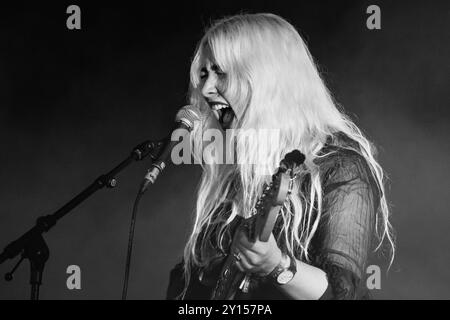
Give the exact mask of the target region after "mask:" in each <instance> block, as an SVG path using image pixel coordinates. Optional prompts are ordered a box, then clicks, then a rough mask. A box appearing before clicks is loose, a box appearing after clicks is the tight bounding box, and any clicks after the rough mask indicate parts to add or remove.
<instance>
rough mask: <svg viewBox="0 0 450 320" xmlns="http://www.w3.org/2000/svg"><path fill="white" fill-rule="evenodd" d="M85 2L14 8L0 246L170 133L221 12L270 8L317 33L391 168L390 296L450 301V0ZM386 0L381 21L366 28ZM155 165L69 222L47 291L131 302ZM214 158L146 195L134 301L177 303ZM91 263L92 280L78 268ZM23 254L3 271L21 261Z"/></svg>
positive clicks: (2, 39)
mask: <svg viewBox="0 0 450 320" xmlns="http://www.w3.org/2000/svg"><path fill="white" fill-rule="evenodd" d="M150 3H151V2H148V4H147V5H143V4H141V3H135V4H132V3H131V2H126V4H125V3H124V4H122V5H117V6H112V5H110V4H109V3H105V4H103V5H101V4H96V5H93V4H88V3H83V2H77V3H76V4H78V5H79V6H80V7H81V13H82V14H81V19H82V29H81V30H79V31H70V30H68V29H67V28H66V18H67V17H68V15H67V14H66V8H67V6H68V5H70V4H73V3H68V2H65V3H60V4H46V5H44V4H42V3H41V2H39V4H36V3H34V4H32V5H31V4H23V5H22V6H19V5H18V6H16V7H14V8H11V7H5V6H4V5H2V8H1V9H0V13H1V18H0V133H1V135H0V143H1V153H0V181H1V184H0V247H1V248H3V246H5V245H6V244H7V243H9V241H11V240H13V239H15V238H16V237H18V236H19V235H21V234H22V233H23V232H24V231H26V230H27V229H28V228H29V227H31V226H32V225H33V224H34V221H35V219H36V218H37V217H38V216H40V215H43V214H49V213H53V212H54V211H55V210H56V209H58V208H59V207H60V206H62V205H63V204H64V203H65V202H66V201H68V200H69V199H70V198H71V197H73V196H74V195H75V194H77V193H78V192H79V191H81V190H82V189H83V188H84V187H85V186H87V185H88V184H90V183H91V182H92V181H93V180H94V179H95V178H96V177H97V176H99V175H100V174H101V173H104V172H107V171H108V170H109V169H111V168H112V167H113V166H114V165H115V164H117V163H118V162H119V161H120V160H122V159H123V158H125V157H126V156H127V155H128V153H129V151H131V148H132V147H133V146H134V145H136V144H137V143H139V142H141V141H143V140H145V139H157V138H161V137H163V136H164V135H165V134H167V133H168V130H169V128H170V127H171V126H172V122H173V117H174V115H175V113H176V111H177V109H178V108H179V107H181V106H182V105H184V104H185V101H186V91H187V87H188V79H189V73H188V72H189V65H190V58H191V57H192V55H193V52H194V49H195V46H196V43H197V41H198V40H200V38H201V36H202V33H203V30H204V28H205V26H206V25H208V22H209V21H210V19H212V18H219V17H222V16H223V15H229V14H234V13H238V12H240V11H245V12H272V13H276V14H280V15H281V16H283V17H285V18H286V19H288V20H289V21H290V22H292V23H293V24H294V25H295V26H296V27H297V28H298V29H299V30H300V31H301V33H302V35H303V36H304V37H305V39H306V41H307V42H308V44H309V48H310V50H311V52H312V54H313V56H314V57H315V58H316V59H317V60H318V62H319V64H320V67H321V69H322V72H323V74H324V77H325V79H326V80H327V82H328V84H329V86H330V88H331V90H332V92H333V93H334V94H335V96H336V99H337V100H338V101H339V102H340V103H341V104H342V105H343V106H344V107H345V108H346V110H347V111H348V113H350V114H352V115H353V116H354V119H355V120H356V122H357V124H358V125H360V127H361V128H363V130H364V131H365V132H366V133H367V135H368V136H369V137H370V138H371V139H372V140H373V141H375V142H376V144H377V146H378V147H379V151H380V154H379V159H380V161H381V164H382V165H383V167H384V168H385V170H386V171H387V172H388V174H389V177H390V188H389V200H390V203H391V204H392V212H393V218H392V223H393V225H394V227H395V229H396V232H397V236H398V242H397V255H396V259H395V262H394V264H393V266H392V268H391V270H390V271H389V273H387V274H386V268H385V267H386V263H385V262H382V261H383V260H382V259H376V260H377V261H374V263H377V264H382V266H383V279H382V283H381V290H374V291H373V294H374V296H375V297H376V298H386V299H411V298H415V299H431V298H438V299H443V298H446V299H449V298H450V285H449V284H450V269H449V267H448V265H449V263H450V250H449V247H448V244H449V243H450V232H449V227H450V219H449V214H450V213H449V210H448V207H449V205H448V203H447V201H448V200H449V197H448V195H449V194H448V190H449V186H448V181H449V180H450V176H449V172H450V167H449V155H450V150H449V141H448V134H449V131H450V130H449V126H448V122H449V120H450V111H449V106H450V104H449V94H448V90H449V60H448V58H449V40H450V37H449V35H450V34H449V27H450V25H449V20H450V19H449V18H450V15H449V12H450V11H449V5H448V2H446V1H440V2H439V1H420V2H412V1H395V3H394V1H373V2H369V1H334V2H331V1H330V2H324V1H322V2H320V1H314V2H313V1H300V0H298V1H292V3H282V2H279V1H276V2H273V4H272V3H271V2H268V1H250V2H242V1H239V2H236V3H234V4H233V3H232V2H229V1H227V2H226V4H224V3H222V2H214V1H198V2H195V3H184V4H174V3H172V2H169V1H166V2H164V4H163V5H162V6H161V5H159V6H158V7H155V6H153V5H151V4H150ZM371 4H377V5H379V6H380V8H381V23H382V25H381V26H382V29H381V30H376V31H370V30H368V29H367V28H366V19H367V17H368V15H367V14H366V8H367V6H368V5H371ZM147 166H148V164H146V163H137V164H136V165H134V166H132V167H130V168H129V169H128V170H126V171H125V172H123V173H122V174H121V175H120V176H119V177H118V178H119V179H118V180H119V186H118V187H117V188H116V189H114V190H106V189H104V190H102V191H100V192H98V193H97V194H95V195H94V196H93V197H92V198H90V199H89V200H88V201H87V202H85V203H83V204H82V205H81V206H80V207H78V208H76V209H75V210H74V211H73V212H72V213H71V214H69V215H68V216H67V217H65V218H64V219H63V220H61V221H60V222H59V223H58V224H57V225H56V227H55V228H54V229H53V230H51V232H50V233H48V234H47V235H46V236H45V238H46V240H47V243H48V244H49V247H50V250H51V257H50V260H49V261H48V263H47V266H46V271H45V274H44V284H43V287H42V289H41V298H42V299H119V298H120V296H121V289H122V280H123V271H124V263H125V255H126V245H127V237H128V226H129V219H130V214H131V208H132V204H133V200H134V197H135V193H136V191H137V187H138V184H139V183H140V181H141V179H142V176H143V174H144V173H145V169H146V167H147ZM200 173H201V172H200V168H199V167H196V166H193V165H184V166H177V167H171V168H170V169H169V170H167V171H166V172H165V174H164V176H162V177H160V179H159V180H158V183H157V186H156V187H154V188H152V189H151V191H150V192H148V193H147V194H146V196H145V198H144V199H143V201H142V203H141V207H140V212H139V218H138V224H137V228H136V237H135V247H134V254H133V263H132V273H131V279H130V287H129V298H131V299H161V298H164V295H165V288H166V285H167V283H168V275H169V269H170V268H171V267H172V266H173V265H174V264H175V263H176V262H177V261H178V259H179V257H180V255H181V254H182V250H183V246H184V243H185V239H186V237H187V235H188V232H189V228H190V222H191V211H192V209H193V205H194V198H195V189H196V186H197V182H198V179H199V177H200ZM73 264H74V265H79V266H80V268H81V286H82V288H81V290H73V291H70V290H68V289H67V287H66V279H67V277H68V275H67V274H66V268H67V267H68V266H69V265H73ZM12 265H13V261H11V260H9V261H7V262H6V263H4V264H3V265H1V266H0V274H1V275H3V274H4V273H5V272H7V271H8V270H10V269H11V268H12ZM28 272H29V266H28V264H24V265H22V266H21V267H20V269H19V270H18V271H17V273H16V277H15V280H14V281H13V282H10V283H7V282H5V281H3V280H1V281H0V299H27V298H28V296H29V287H28V276H29V274H28Z"/></svg>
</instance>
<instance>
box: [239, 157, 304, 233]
mask: <svg viewBox="0 0 450 320" xmlns="http://www.w3.org/2000/svg"><path fill="white" fill-rule="evenodd" d="M304 160H305V156H304V155H303V154H302V153H301V152H300V151H298V150H294V151H292V152H290V153H288V154H287V155H286V156H285V158H284V159H283V160H282V161H281V163H280V167H279V168H278V170H277V172H276V173H275V174H274V175H272V180H271V182H270V183H269V184H266V185H265V186H264V189H263V192H262V194H261V196H260V197H259V198H258V201H257V203H256V205H255V207H254V208H253V210H252V215H251V217H250V218H249V219H247V222H246V226H247V236H248V238H249V239H250V240H251V241H255V240H256V239H257V237H259V240H261V241H267V240H269V237H270V234H271V233H272V230H273V227H274V225H275V222H276V219H277V217H278V213H279V211H280V209H281V206H283V204H284V202H285V201H286V199H287V196H288V195H289V194H290V192H291V191H292V187H293V180H294V173H293V171H294V169H295V168H296V167H297V166H299V165H301V164H302V163H303V162H304Z"/></svg>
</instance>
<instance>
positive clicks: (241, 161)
mask: <svg viewBox="0 0 450 320" xmlns="http://www.w3.org/2000/svg"><path fill="white" fill-rule="evenodd" d="M206 48H209V50H210V51H211V53H212V55H213V57H214V59H215V62H216V63H217V64H218V66H219V67H220V68H221V69H222V70H223V71H225V73H226V74H227V77H228V78H227V85H226V88H223V90H224V91H223V92H224V94H225V95H226V97H227V98H228V100H229V102H230V104H231V106H232V108H233V109H234V110H235V112H236V114H239V115H240V116H239V117H238V118H239V119H238V121H237V122H236V123H235V127H236V128H240V129H256V130H258V129H277V130H278V133H279V134H278V135H277V137H276V139H275V141H274V139H258V138H250V139H237V143H236V156H237V160H238V161H237V163H238V164H228V165H227V164H209V165H203V175H202V178H201V183H200V186H199V190H198V197H197V203H196V209H195V221H194V226H193V230H192V233H191V234H190V237H189V240H188V242H187V244H186V247H185V250H184V261H185V264H184V268H185V270H184V271H185V280H186V287H185V290H186V289H187V285H188V283H189V279H190V273H191V269H192V267H193V266H205V265H207V264H208V262H209V258H210V256H209V255H208V254H207V252H206V251H207V250H206V242H207V241H208V239H209V238H208V237H210V236H212V235H214V236H215V237H216V240H217V241H216V242H217V244H218V247H219V249H220V250H223V251H225V249H226V248H223V247H221V246H222V242H221V239H222V237H223V235H224V233H225V231H226V230H227V228H228V227H229V225H230V223H231V221H232V220H233V219H234V218H235V217H236V215H243V216H245V217H247V216H248V215H249V214H250V212H251V209H252V208H253V206H254V205H255V202H256V200H257V197H258V195H259V194H260V191H261V188H262V186H263V184H264V183H266V182H267V181H268V178H269V177H270V175H262V174H259V173H258V172H259V171H258V166H257V165H253V164H255V163H258V159H265V163H264V168H265V169H267V172H268V173H273V172H274V171H275V169H276V168H277V166H278V164H279V162H280V160H281V159H282V157H283V156H284V155H285V154H286V153H288V152H290V151H292V150H293V149H299V150H300V151H301V152H302V153H303V154H305V156H306V161H305V166H304V170H303V171H302V173H301V174H302V175H303V176H304V177H306V175H309V178H310V179H309V180H308V181H310V185H309V188H308V190H309V194H307V195H305V196H301V195H300V192H299V189H300V186H299V184H295V185H294V190H293V192H292V194H291V196H290V198H289V201H290V204H291V205H290V206H287V207H284V208H283V210H282V212H281V216H282V218H283V222H284V226H283V228H284V232H282V234H283V235H284V239H278V241H282V242H283V244H284V246H285V247H286V248H287V250H288V251H289V252H290V253H291V254H295V253H297V256H298V255H299V254H298V252H300V256H301V257H302V258H305V259H308V250H309V248H310V243H311V240H312V238H313V236H314V233H315V231H316V230H317V227H318V223H319V219H320V214H321V211H322V184H321V179H320V174H319V167H318V166H317V165H316V164H315V163H314V160H315V159H316V158H317V157H318V156H319V151H320V150H321V149H322V148H323V146H324V144H325V142H326V140H327V139H328V138H330V137H331V138H332V137H334V136H335V135H336V134H337V133H338V132H341V133H344V134H345V135H346V136H348V137H349V138H350V139H352V140H353V141H354V142H355V143H356V144H357V146H358V147H357V148H356V149H355V151H357V152H358V153H359V154H361V155H362V156H363V157H364V158H365V160H366V161H367V164H368V167H369V168H370V171H371V173H372V175H373V177H374V179H375V180H376V182H377V184H378V187H379V190H380V191H381V192H380V197H381V198H380V208H379V211H378V215H377V218H378V216H379V217H380V219H377V226H378V225H379V226H380V227H378V228H377V234H378V235H379V238H380V244H379V246H380V245H381V243H382V242H383V240H384V239H385V238H387V240H388V241H389V243H390V245H391V248H392V257H393V251H394V243H393V236H392V234H391V226H390V224H389V210H388V205H387V201H386V196H385V192H384V181H383V179H384V177H383V170H382V168H381V166H380V165H379V164H378V162H377V161H376V160H375V158H374V153H375V150H374V149H373V147H372V145H371V143H370V142H369V141H368V140H367V139H366V138H365V137H364V135H363V134H362V132H361V131H360V130H359V129H358V127H357V126H356V125H355V124H354V123H353V122H352V121H351V120H350V119H349V118H348V117H347V116H346V115H345V114H344V113H343V112H342V111H340V110H338V108H337V107H336V104H335V103H334V101H333V98H332V96H331V94H330V93H329V91H328V89H327V87H326V86H325V84H324V82H323V80H322V79H321V77H320V74H319V72H318V70H317V68H316V66H315V63H314V61H313V58H312V56H311V54H310V53H309V51H308V48H307V46H306V45H305V43H304V41H303V40H302V38H301V36H300V35H299V33H298V32H297V30H296V29H295V28H294V27H293V26H292V25H291V24H290V23H288V22H287V21H286V20H284V19H283V18H281V17H279V16H276V15H273V14H266V13H263V14H241V15H236V16H232V17H227V18H224V19H221V20H219V21H217V22H215V23H214V24H213V25H212V26H211V27H210V28H209V29H208V30H207V32H206V33H205V35H204V37H203V38H202V39H201V41H200V43H199V45H198V47H197V50H196V53H195V55H194V58H193V61H192V65H191V70H190V80H191V83H190V103H191V104H193V105H195V106H197V107H198V108H199V109H200V110H201V112H202V113H203V114H204V119H206V118H207V117H208V115H209V113H210V112H211V111H210V108H209V106H208V105H207V104H206V103H205V100H204V98H203V96H202V94H201V86H200V69H201V67H202V65H201V63H202V61H203V60H204V58H205V50H206ZM205 126H207V122H206V121H204V123H203V124H202V125H200V126H198V127H196V128H195V129H194V132H193V134H192V137H193V138H194V142H195V141H198V140H199V139H201V137H200V135H201V132H203V131H204V129H205ZM194 144H195V143H194ZM198 145H199V144H197V151H196V153H197V154H201V151H200V150H199V147H198ZM300 180H302V179H300ZM236 181H237V182H238V185H239V188H238V189H237V190H238V191H236V187H235V186H236V184H235V183H236ZM233 192H234V193H233ZM230 194H233V196H232V197H230ZM224 204H228V205H229V206H228V208H230V209H229V211H227V212H223V205H224ZM314 204H316V205H314ZM218 212H219V214H217V213H218ZM380 229H381V230H380ZM379 246H378V247H379ZM377 249H378V248H377Z"/></svg>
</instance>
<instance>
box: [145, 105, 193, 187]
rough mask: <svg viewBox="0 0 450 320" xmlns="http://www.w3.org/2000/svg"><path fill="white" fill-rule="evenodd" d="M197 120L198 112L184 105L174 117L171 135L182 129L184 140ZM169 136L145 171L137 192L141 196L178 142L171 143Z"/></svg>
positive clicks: (153, 180) (162, 167)
mask: <svg viewBox="0 0 450 320" xmlns="http://www.w3.org/2000/svg"><path fill="white" fill-rule="evenodd" d="M198 120H200V110H198V108H196V107H194V106H192V105H186V106H184V107H182V108H181V109H180V110H179V111H178V113H177V115H176V117H175V123H176V124H175V128H174V129H173V130H172V133H173V132H174V131H176V130H178V129H183V133H184V134H183V135H182V136H181V137H182V139H184V138H185V137H186V135H187V134H188V133H189V132H191V131H192V129H193V128H194V122H195V121H198ZM171 136H172V134H171V135H170V136H169V137H168V139H167V140H166V142H165V144H164V146H163V147H162V152H161V153H160V155H159V157H158V158H157V159H156V160H155V161H154V162H153V163H152V165H151V167H150V169H148V170H147V174H146V175H145V177H144V180H143V181H142V184H141V188H140V191H139V192H140V193H141V194H143V193H144V192H145V191H146V190H147V188H148V187H149V185H150V184H153V183H155V181H156V179H157V178H158V176H159V174H160V173H161V171H163V170H164V168H165V167H166V162H167V160H168V159H169V157H170V155H171V153H172V149H173V148H174V147H175V145H176V144H177V143H178V141H172V139H171Z"/></svg>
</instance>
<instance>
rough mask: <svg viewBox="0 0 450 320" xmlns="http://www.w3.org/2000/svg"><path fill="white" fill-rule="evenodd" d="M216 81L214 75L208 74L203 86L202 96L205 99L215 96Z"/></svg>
mask: <svg viewBox="0 0 450 320" xmlns="http://www.w3.org/2000/svg"><path fill="white" fill-rule="evenodd" d="M216 84H217V79H216V77H215V76H214V74H210V75H209V76H208V78H207V79H206V81H205V83H204V84H203V88H202V94H203V96H204V97H205V98H212V97H214V96H216V95H217V87H216Z"/></svg>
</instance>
